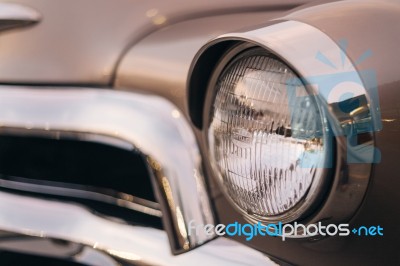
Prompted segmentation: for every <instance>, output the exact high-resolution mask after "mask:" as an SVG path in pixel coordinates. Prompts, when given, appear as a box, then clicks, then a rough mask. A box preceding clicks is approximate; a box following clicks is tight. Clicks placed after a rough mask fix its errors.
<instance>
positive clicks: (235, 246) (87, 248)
mask: <svg viewBox="0 0 400 266" xmlns="http://www.w3.org/2000/svg"><path fill="white" fill-rule="evenodd" d="M0 230H2V231H3V232H0V249H6V250H13V251H17V252H22V253H28V254H32V253H33V254H37V255H41V256H48V257H58V258H62V259H70V260H72V261H76V262H81V263H84V264H85V265H110V266H111V265H121V264H120V263H117V262H121V261H123V262H124V264H123V265H208V266H211V265H216V266H217V265H218V266H219V265H226V264H229V265H276V264H275V263H273V262H272V261H271V260H270V259H269V258H268V257H267V256H266V255H264V254H262V253H261V252H259V251H257V250H255V249H252V248H250V247H247V246H245V245H242V244H239V243H237V242H235V241H232V240H229V239H227V238H222V237H219V238H217V239H215V240H213V241H210V242H208V243H207V244H205V245H203V246H201V247H198V248H197V249H195V250H192V251H190V252H187V253H184V254H180V255H177V256H174V255H173V254H171V253H170V250H169V243H168V237H167V235H166V234H165V232H164V231H162V230H159V229H154V228H149V227H140V226H132V225H127V224H122V223H119V222H115V221H111V220H108V219H105V218H103V217H100V216H96V215H95V214H93V213H91V212H90V211H89V210H87V209H85V208H84V207H82V206H79V205H75V204H71V203H62V202H57V201H51V200H43V199H38V198H35V197H26V196H19V195H14V194H10V193H5V192H0ZM18 235H19V236H20V237H19V238H18V237H16V236H18ZM7 236H11V237H7ZM13 236H14V237H13ZM24 236H25V237H24ZM35 240H36V241H35ZM40 240H49V241H51V240H62V241H65V242H64V244H63V245H62V246H61V247H60V246H58V247H55V246H54V245H53V246H49V245H47V246H46V245H45V243H44V242H45V241H41V242H39V241H40ZM55 242H56V243H57V241H55ZM56 243H54V242H53V244H56ZM46 247H47V248H46Z"/></svg>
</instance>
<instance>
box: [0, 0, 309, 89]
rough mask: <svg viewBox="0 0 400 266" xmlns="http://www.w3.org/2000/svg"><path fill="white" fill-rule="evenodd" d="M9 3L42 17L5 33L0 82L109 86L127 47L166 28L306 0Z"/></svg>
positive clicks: (42, 0)
mask: <svg viewBox="0 0 400 266" xmlns="http://www.w3.org/2000/svg"><path fill="white" fill-rule="evenodd" d="M4 2H5V1H4ZM7 2H15V3H18V4H21V5H25V6H27V7H32V8H34V9H35V10H37V11H38V12H39V13H40V14H41V16H42V17H43V18H44V19H42V21H41V22H40V23H39V24H37V25H35V26H34V27H31V28H25V29H18V30H17V31H8V32H3V33H2V36H1V39H2V42H1V49H0V62H1V63H0V82H2V83H17V84H23V83H44V84H51V83H63V84H86V85H93V84H96V85H103V86H105V85H109V84H110V82H111V80H112V78H113V76H114V72H115V68H116V66H117V64H118V62H119V60H120V58H121V57H122V56H123V55H124V53H125V50H127V49H129V48H130V47H131V46H132V45H134V44H135V43H137V42H138V41H139V40H141V39H142V38H143V37H144V36H146V35H148V34H150V33H151V32H154V31H156V30H158V29H160V28H162V27H165V26H168V25H172V24H174V23H176V22H179V21H183V20H188V19H192V18H196V17H208V16H210V15H213V14H214V15H219V14H229V13H245V12H248V11H262V10H270V9H272V10H287V9H289V8H293V7H296V6H299V5H300V4H302V3H304V2H306V0H285V1H277V0H274V1H267V2H265V1H263V0H250V1H240V0H234V1H229V0H218V1H183V0H172V1H157V0H151V1H142V2H141V3H140V4H138V2H137V1H131V0H118V3H117V4H116V2H115V1H114V0H85V1H80V0H70V1H53V0H36V1H31V0H15V1H7ZM17 69H18V71H16V70H17Z"/></svg>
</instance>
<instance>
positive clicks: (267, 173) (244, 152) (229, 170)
mask: <svg viewBox="0 0 400 266" xmlns="http://www.w3.org/2000/svg"><path fill="white" fill-rule="evenodd" d="M214 94H215V97H214V100H213V104H212V108H211V109H212V111H211V114H210V117H209V128H208V143H209V152H210V155H211V163H212V166H213V168H214V170H215V172H216V173H217V179H218V180H219V182H220V183H221V185H222V187H223V188H224V190H225V192H226V193H227V195H228V197H229V198H230V199H231V200H232V201H233V203H234V205H236V207H237V208H239V209H240V210H241V211H242V213H243V214H245V217H247V218H249V219H250V220H252V221H262V222H264V221H270V222H271V221H281V222H290V221H293V220H295V219H298V218H299V217H300V216H302V215H304V214H305V212H306V211H307V210H309V209H310V208H311V207H312V206H313V203H315V201H316V200H315V199H316V198H317V196H318V195H320V193H321V186H322V184H324V182H325V179H326V178H325V177H326V171H325V170H324V165H325V164H326V163H328V160H329V156H328V154H327V150H329V149H327V145H329V141H327V139H328V138H327V132H328V129H327V126H326V119H325V118H324V114H323V111H322V110H321V109H320V108H319V107H318V103H317V100H316V98H315V97H313V96H312V95H310V94H309V93H308V91H307V89H306V87H305V86H304V85H303V83H302V81H301V80H300V78H298V76H297V75H296V73H295V72H294V71H293V70H292V69H291V68H290V67H289V66H288V65H286V64H285V63H284V62H283V61H281V60H280V59H278V58H277V57H276V56H274V55H272V54H270V53H269V52H267V51H266V50H264V49H261V48H250V49H247V50H245V51H243V52H241V53H239V54H238V55H236V56H234V57H233V59H231V60H230V62H229V63H227V64H226V66H225V67H224V68H223V70H222V71H221V72H220V74H219V76H218V78H217V79H216V82H215V90H214Z"/></svg>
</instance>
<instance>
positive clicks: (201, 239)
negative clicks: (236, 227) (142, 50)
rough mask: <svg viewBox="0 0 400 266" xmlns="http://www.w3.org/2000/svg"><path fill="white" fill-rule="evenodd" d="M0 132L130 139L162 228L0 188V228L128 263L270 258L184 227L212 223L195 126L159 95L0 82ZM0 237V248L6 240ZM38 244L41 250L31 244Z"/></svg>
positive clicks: (116, 141)
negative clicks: (145, 166)
mask: <svg viewBox="0 0 400 266" xmlns="http://www.w3.org/2000/svg"><path fill="white" fill-rule="evenodd" d="M2 132H3V133H4V132H7V133H10V132H11V133H15V134H23V135H27V136H29V135H38V134H39V135H41V136H46V137H50V138H63V137H64V136H68V137H69V138H70V137H75V138H77V139H82V140H92V141H99V142H106V143H108V144H110V145H118V146H120V147H122V148H124V147H126V148H132V147H134V148H135V149H137V150H138V151H139V152H140V153H142V154H143V156H145V157H146V159H147V164H148V167H149V169H151V173H152V174H153V175H152V177H151V178H152V183H153V187H154V190H155V194H156V196H157V198H158V202H159V203H160V205H161V211H162V218H163V223H164V227H165V229H166V232H164V231H161V230H157V229H152V228H146V227H139V226H132V225H126V224H121V223H118V222H115V221H111V220H108V219H105V218H101V217H98V216H95V215H93V214H91V213H90V212H89V211H88V210H87V209H85V208H83V207H81V206H78V205H74V204H67V203H61V202H55V201H50V200H42V199H37V198H34V197H25V196H17V195H13V194H8V193H4V192H1V193H0V230H3V231H6V232H12V233H16V234H18V235H27V236H32V237H39V238H41V239H60V240H64V241H67V242H70V243H77V244H80V245H83V246H85V247H86V249H85V250H86V252H88V251H87V250H92V251H97V252H101V253H102V254H107V256H109V257H110V258H111V257H116V258H119V259H123V260H126V261H131V262H133V263H134V264H138V263H139V264H152V265H153V264H156V265H187V264H188V263H190V264H191V265H193V264H196V263H197V264H201V265H203V264H204V263H205V262H206V263H208V264H210V263H211V264H212V265H214V264H215V265H219V264H224V263H229V264H230V265H232V264H240V265H242V264H251V265H260V264H261V263H263V264H268V263H272V262H271V261H270V260H269V259H268V258H267V257H266V256H264V255H263V254H261V253H259V252H258V251H255V250H253V249H251V248H248V247H246V246H243V245H241V244H238V243H236V242H233V241H231V240H228V239H225V238H217V239H215V240H213V241H210V242H208V243H206V244H204V243H205V242H207V241H209V240H211V239H213V238H215V235H211V236H209V235H206V234H200V235H193V234H192V235H189V234H188V229H189V223H190V222H191V221H192V226H193V225H199V224H215V219H214V216H213V213H212V210H211V206H210V202H209V198H208V195H207V191H206V188H205V181H204V177H203V169H202V162H201V156H200V153H199V150H198V146H197V143H196V140H195V137H194V135H193V132H192V130H191V128H190V126H189V124H188V123H187V121H186V120H185V118H184V117H183V116H182V115H181V114H180V112H179V111H178V110H177V109H176V108H175V107H174V106H173V105H172V104H171V103H169V102H168V101H167V100H165V99H163V98H160V97H156V96H149V95H142V94H135V93H129V92H121V91H113V90H104V89H70V88H55V89H51V88H41V89H38V88H36V89H32V88H29V89H28V88H23V87H13V86H1V87H0V133H2ZM115 203H116V204H122V205H123V204H124V201H123V199H116V200H115ZM168 241H169V244H168ZM2 243H3V244H2V245H1V248H7V245H6V247H4V243H5V242H4V241H3V242H2ZM202 244H204V245H202ZM200 245H202V246H200ZM11 246H12V245H8V247H9V248H11ZM195 247H198V248H196V249H195V250H193V251H190V252H186V253H183V254H180V255H175V256H174V255H172V254H171V250H172V251H173V253H175V254H178V253H182V252H183V251H188V250H190V249H193V248H195ZM31 252H33V251H31ZM40 252H46V251H36V253H40ZM92 253H93V252H92ZM96 254H97V253H96ZM98 254H100V253H98ZM75 257H76V256H75V255H74V258H75ZM78 257H80V258H82V257H85V256H83V255H81V256H78ZM89 265H90V264H89ZM104 265H114V264H104Z"/></svg>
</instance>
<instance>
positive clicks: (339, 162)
mask: <svg viewBox="0 0 400 266" xmlns="http://www.w3.org/2000/svg"><path fill="white" fill-rule="evenodd" d="M223 42H229V43H230V46H228V49H229V48H230V47H233V48H230V49H232V50H233V49H234V47H236V46H235V45H240V44H246V43H247V44H249V45H250V46H259V47H263V48H264V49H266V50H267V51H270V52H271V53H273V54H275V55H276V56H278V57H279V58H281V59H282V60H283V61H285V62H286V63H287V64H288V65H290V66H291V67H292V68H293V69H294V70H295V71H296V72H297V73H298V74H299V75H300V77H301V78H302V81H303V82H304V83H305V84H306V86H307V88H308V89H309V91H310V92H311V93H312V94H314V95H315V96H316V98H317V99H319V101H318V102H319V103H320V108H322V109H323V110H325V113H326V116H327V120H328V121H329V124H330V126H331V130H332V132H333V135H334V137H333V139H334V140H335V142H336V155H335V154H333V155H332V157H333V158H332V160H331V162H332V165H331V168H332V169H333V171H334V178H333V180H332V181H331V182H332V185H331V189H330V191H329V192H328V195H327V196H326V199H325V200H321V202H323V204H322V206H320V207H319V209H317V210H316V211H314V213H311V214H308V215H309V216H307V217H305V218H303V221H302V222H303V223H304V224H311V223H316V222H319V221H321V222H323V223H325V222H326V223H340V222H343V221H349V220H350V219H351V217H352V216H353V215H354V214H355V212H356V210H357V209H358V207H359V206H360V204H361V202H362V200H363V198H364V196H365V193H366V190H367V186H368V183H369V178H370V174H371V167H372V163H373V162H374V159H375V157H374V156H376V153H375V150H373V152H370V150H368V149H370V148H371V149H373V147H374V138H373V135H374V134H373V130H369V129H371V128H376V127H377V126H376V125H377V124H379V122H380V121H379V103H378V102H377V99H376V98H374V97H373V96H372V95H371V88H367V86H366V85H365V83H364V82H363V81H362V80H361V78H360V74H359V72H358V71H357V70H356V67H355V66H354V64H353V63H352V61H351V60H350V59H349V58H348V57H347V55H346V54H345V51H343V50H342V49H341V48H340V47H339V46H338V45H337V44H336V43H335V42H334V41H333V40H332V39H330V38H329V37H328V36H327V35H326V34H325V33H323V32H322V31H320V30H319V29H317V28H314V27H312V26H310V25H308V24H305V23H301V22H297V21H273V22H272V24H271V25H269V26H267V27H264V28H259V29H256V30H251V31H244V32H237V33H230V34H226V35H222V36H220V37H218V38H216V39H214V40H213V41H211V42H210V43H208V44H207V45H205V46H204V47H203V48H202V49H201V50H200V51H199V53H198V54H197V56H196V58H195V60H194V62H193V64H192V68H191V69H194V66H195V65H196V62H198V61H200V58H201V57H202V55H203V54H206V53H205V52H206V51H207V50H208V49H209V48H211V47H213V46H214V45H216V44H220V43H223ZM232 43H233V45H232ZM321 55H322V56H321ZM318 57H325V58H327V59H328V60H332V62H333V64H334V66H332V64H329V63H330V62H328V63H327V62H326V61H325V62H323V61H324V60H323V59H321V58H320V60H318ZM335 66H338V67H335ZM332 81H334V82H337V84H340V83H341V82H346V81H349V83H347V84H346V86H347V87H346V90H347V91H349V92H351V93H353V95H354V97H353V98H352V99H357V100H359V101H360V105H361V106H359V108H356V109H355V110H352V111H350V112H344V111H341V110H340V108H339V107H340V106H339V105H340V103H342V99H339V98H338V96H337V94H336V95H335V94H329V93H327V92H326V91H324V87H323V86H325V85H326V84H330V83H332ZM340 85H343V84H340ZM335 89H336V87H335ZM341 89H342V88H338V91H339V92H340V90H341ZM341 93H342V94H343V91H341ZM339 95H340V93H339ZM338 106H339V107H338ZM366 117H367V118H366ZM368 119H369V120H368ZM366 123H369V127H367V129H366V130H365V128H364V129H361V130H360V131H357V130H358V129H359V128H362V125H365V124H366ZM349 132H350V136H352V137H354V138H355V139H357V137H358V136H359V134H361V133H365V134H366V135H368V137H367V138H364V139H358V141H354V139H351V140H349V138H347V137H348V136H349ZM365 139H366V140H365ZM366 150H367V151H366ZM360 154H362V155H363V156H360ZM351 160H353V161H351ZM357 160H358V161H357ZM326 178H329V176H327V177H326ZM228 198H229V197H228ZM238 211H240V210H238ZM241 213H242V214H243V215H244V216H245V217H246V218H247V219H248V220H250V221H252V222H257V221H256V220H254V217H249V215H246V214H245V213H243V212H241Z"/></svg>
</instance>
